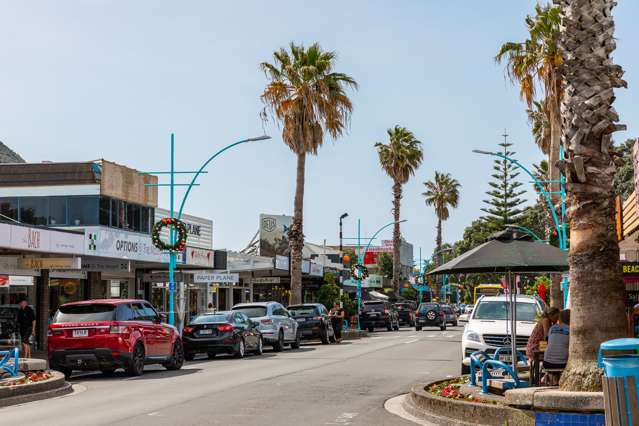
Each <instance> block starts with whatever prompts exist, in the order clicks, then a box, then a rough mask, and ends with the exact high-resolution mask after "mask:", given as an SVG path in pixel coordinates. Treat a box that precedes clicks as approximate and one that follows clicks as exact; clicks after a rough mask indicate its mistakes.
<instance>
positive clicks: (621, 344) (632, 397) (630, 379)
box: [598, 338, 639, 425]
mask: <svg viewBox="0 0 639 426" xmlns="http://www.w3.org/2000/svg"><path fill="white" fill-rule="evenodd" d="M637 350H639V339H630V338H627V339H614V340H609V341H607V342H603V343H602V344H601V346H600V347H599V354H598V364H599V368H602V367H603V369H604V376H605V377H604V393H605V395H604V401H605V405H606V424H609V423H611V424H615V425H617V424H619V425H626V424H627V425H639V402H638V401H637V395H639V355H637ZM603 351H606V352H607V354H606V356H602V352H603ZM612 351H625V352H628V351H634V354H620V355H614V354H610V352H612ZM633 385H634V386H633Z"/></svg>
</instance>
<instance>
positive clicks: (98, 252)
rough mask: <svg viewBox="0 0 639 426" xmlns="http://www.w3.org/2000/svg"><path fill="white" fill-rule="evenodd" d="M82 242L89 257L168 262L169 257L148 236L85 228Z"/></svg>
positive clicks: (98, 227) (116, 230) (115, 230)
mask: <svg viewBox="0 0 639 426" xmlns="http://www.w3.org/2000/svg"><path fill="white" fill-rule="evenodd" d="M84 242H85V249H86V254H87V255H89V256H100V257H111V258H116V259H130V260H140V261H146V262H158V263H168V262H169V255H168V254H167V253H163V252H161V251H160V250H158V249H157V248H156V247H155V246H154V245H153V243H152V242H151V237H150V236H149V235H144V234H136V233H133V232H128V231H122V230H118V229H111V228H107V227H104V226H87V227H86V228H85V230H84Z"/></svg>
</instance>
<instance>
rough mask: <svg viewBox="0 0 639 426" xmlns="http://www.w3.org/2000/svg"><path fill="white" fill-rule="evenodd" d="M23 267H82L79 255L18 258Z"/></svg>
mask: <svg viewBox="0 0 639 426" xmlns="http://www.w3.org/2000/svg"><path fill="white" fill-rule="evenodd" d="M18 267H19V268H21V269H81V268H82V262H81V259H80V258H79V257H23V258H19V259H18Z"/></svg>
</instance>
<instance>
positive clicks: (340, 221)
mask: <svg viewBox="0 0 639 426" xmlns="http://www.w3.org/2000/svg"><path fill="white" fill-rule="evenodd" d="M347 217H348V213H343V214H342V215H341V216H340V217H339V257H340V261H341V260H342V220H344V219H346V218H347Z"/></svg>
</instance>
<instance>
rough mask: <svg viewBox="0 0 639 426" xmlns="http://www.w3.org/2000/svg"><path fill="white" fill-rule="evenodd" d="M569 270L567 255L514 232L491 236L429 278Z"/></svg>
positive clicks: (548, 245) (438, 269)
mask: <svg viewBox="0 0 639 426" xmlns="http://www.w3.org/2000/svg"><path fill="white" fill-rule="evenodd" d="M567 270H568V256H567V253H566V252H565V251H562V250H560V249H558V248H557V247H554V246H551V245H550V244H543V243H540V242H533V241H531V239H530V236H528V235H526V234H524V235H522V234H520V233H518V232H517V231H515V230H513V229H507V230H505V231H501V232H497V233H495V234H493V235H491V236H490V237H489V239H488V241H486V242H485V243H484V244H482V245H480V246H477V247H475V248H474V249H472V250H469V251H467V252H466V253H464V254H462V255H461V256H458V257H456V258H455V259H453V260H451V261H450V262H447V263H445V264H443V265H442V266H440V267H439V268H437V269H434V270H432V271H430V272H429V273H428V275H439V274H460V273H481V272H563V271H567Z"/></svg>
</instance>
